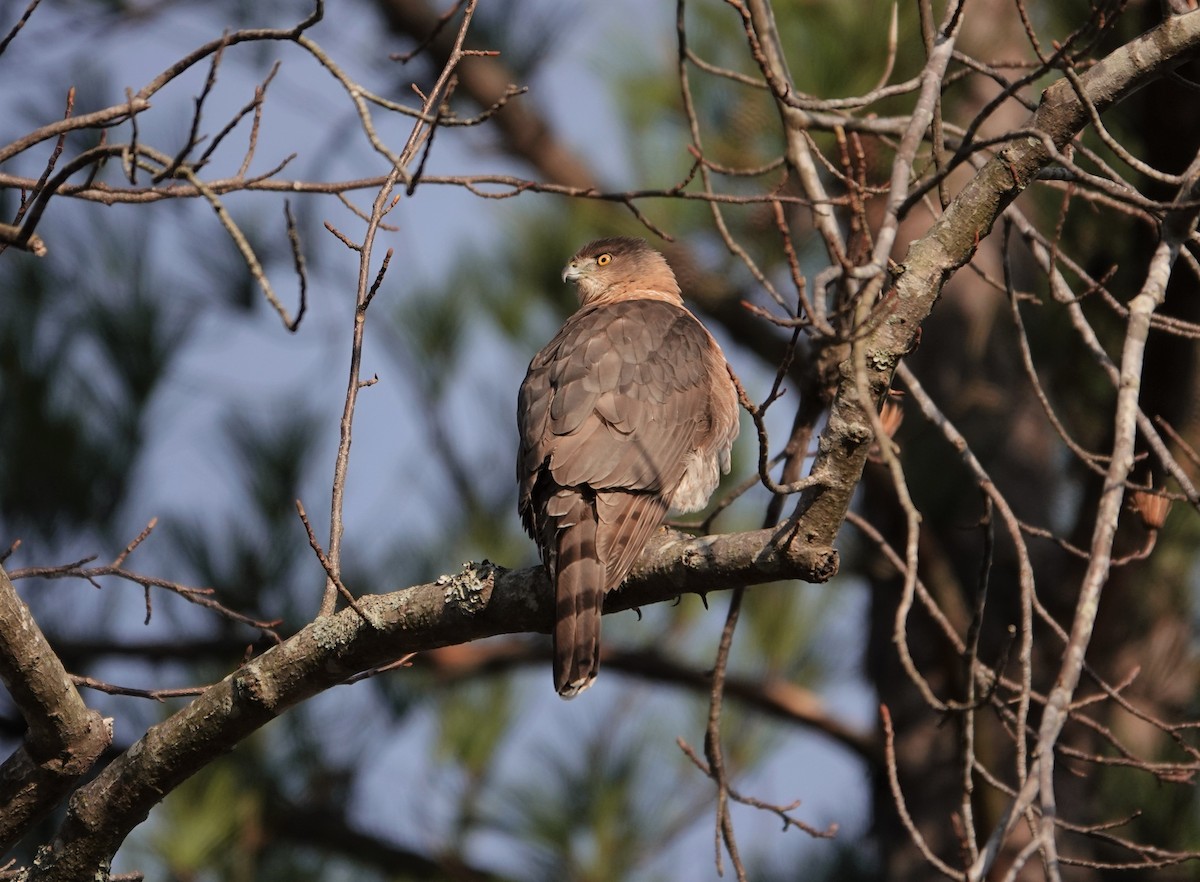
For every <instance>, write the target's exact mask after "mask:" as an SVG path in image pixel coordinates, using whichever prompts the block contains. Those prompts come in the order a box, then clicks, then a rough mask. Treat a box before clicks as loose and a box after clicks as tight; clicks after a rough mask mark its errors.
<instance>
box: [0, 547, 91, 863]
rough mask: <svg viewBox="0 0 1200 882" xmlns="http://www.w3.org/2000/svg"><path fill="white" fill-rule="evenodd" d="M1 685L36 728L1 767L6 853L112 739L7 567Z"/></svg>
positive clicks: (0, 622)
mask: <svg viewBox="0 0 1200 882" xmlns="http://www.w3.org/2000/svg"><path fill="white" fill-rule="evenodd" d="M0 681H2V682H3V683H4V686H5V688H6V689H7V690H8V693H9V695H11V696H12V699H13V702H14V703H15V704H16V705H17V708H18V709H19V710H20V711H21V715H22V716H23V717H24V718H25V723H26V725H27V726H28V727H29V729H28V731H27V732H26V734H25V741H24V743H23V744H22V745H21V746H20V747H19V748H18V749H17V750H16V752H15V753H13V755H12V756H10V757H9V758H8V759H7V760H6V761H5V763H4V765H3V766H0V854H2V853H3V852H5V851H7V850H8V849H9V848H10V847H11V846H12V845H13V844H14V843H15V842H16V841H17V840H18V839H20V838H21V835H22V834H23V833H24V832H25V831H26V830H27V829H28V828H29V825H30V824H32V823H33V822H34V821H36V820H38V819H39V818H40V817H42V816H43V815H44V814H46V813H47V812H49V811H50V810H51V809H52V808H54V807H55V806H56V805H58V803H59V802H61V801H62V799H63V797H65V796H66V795H67V793H69V792H70V790H71V788H72V787H74V786H75V784H76V782H77V781H78V780H79V778H80V777H81V776H82V775H84V774H85V773H87V771H88V770H89V769H91V767H92V765H93V764H94V763H95V762H96V759H97V758H98V757H99V756H100V754H101V753H103V752H104V749H105V748H106V747H108V745H109V742H110V741H111V740H112V731H111V729H110V728H109V726H108V725H107V724H106V723H105V721H104V720H103V719H102V718H101V717H100V714H99V713H97V712H96V711H94V710H91V709H89V708H88V706H87V705H86V704H84V703H83V699H82V698H81V697H80V696H79V692H78V691H77V690H76V689H75V686H74V684H73V683H72V682H71V677H70V675H69V674H68V673H67V672H66V669H64V668H63V666H62V662H60V661H59V660H58V657H57V656H56V655H55V654H54V651H53V650H52V649H51V648H50V644H49V643H47V642H46V638H45V636H44V635H43V634H42V631H41V629H40V628H38V626H37V623H36V622H35V621H34V620H33V615H32V614H31V613H30V612H29V607H28V606H26V605H25V603H24V602H23V601H22V600H21V598H20V597H18V596H17V591H16V589H15V588H14V587H13V583H12V582H11V581H10V580H9V578H8V574H7V573H6V572H4V570H3V569H0Z"/></svg>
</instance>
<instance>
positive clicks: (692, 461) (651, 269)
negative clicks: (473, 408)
mask: <svg viewBox="0 0 1200 882" xmlns="http://www.w3.org/2000/svg"><path fill="white" fill-rule="evenodd" d="M567 280H570V281H573V282H575V283H576V285H577V286H578V292H579V310H578V311H577V312H576V313H575V314H574V315H572V316H571V317H570V318H569V319H567V322H566V324H564V325H563V327H562V330H560V331H559V332H558V334H556V335H555V337H554V339H553V340H551V341H550V342H549V343H548V344H547V345H546V347H545V348H544V349H542V351H541V352H539V353H538V354H537V355H536V356H534V358H533V361H532V362H530V364H529V372H528V373H527V374H526V376H525V382H524V383H522V384H521V394H520V397H519V399H518V402H517V424H518V427H519V429H520V433H521V449H520V452H519V454H518V456H517V481H518V482H519V484H520V500H519V502H518V510H519V511H520V513H521V520H522V522H523V523H524V525H525V529H526V531H528V533H529V535H530V536H532V537H533V539H534V540H535V541H536V542H537V543H538V546H539V548H540V550H541V555H542V561H543V562H544V563H545V565H546V570H547V572H548V573H549V576H550V580H551V581H552V582H553V583H554V596H555V609H556V614H555V625H554V686H555V688H556V689H557V690H558V693H559V694H560V695H562V696H563V697H564V698H572V697H574V696H575V695H577V694H579V693H580V692H582V691H583V690H584V689H586V688H587V687H588V686H590V685H591V684H592V681H593V680H595V679H596V670H597V668H598V667H599V664H600V608H601V605H602V603H603V601H604V594H605V592H607V591H611V590H612V589H614V588H616V587H617V586H618V585H620V584H621V581H622V580H623V579H624V578H625V576H626V575H627V574H628V573H629V569H630V567H631V566H633V562H634V561H635V560H636V559H637V557H638V555H639V554H640V553H641V551H642V549H643V548H644V547H645V545H646V542H647V541H648V540H649V538H650V535H651V534H652V533H653V532H654V531H655V530H656V529H657V528H658V526H659V525H660V524H661V523H662V521H663V518H665V517H666V514H667V511H668V510H674V511H680V512H688V511H697V510H698V509H701V508H703V507H704V505H705V504H706V503H707V502H708V498H709V496H710V495H711V494H712V491H713V490H714V489H715V488H716V486H717V482H718V480H719V479H720V474H719V471H718V470H721V471H726V472H727V471H729V450H730V448H731V447H732V445H733V441H734V439H735V438H736V437H737V434H738V407H737V394H736V392H735V390H734V386H733V381H732V379H731V378H730V375H729V372H728V368H727V366H726V364H725V356H724V355H723V354H722V353H721V348H720V347H719V346H718V345H717V343H716V341H715V340H713V338H712V336H711V335H710V334H709V333H708V331H706V330H705V329H704V326H703V325H701V324H700V322H699V321H697V320H696V318H695V316H693V315H692V314H691V313H690V312H688V311H687V309H685V308H684V306H683V299H682V298H681V297H680V292H679V284H678V283H677V282H676V281H675V274H674V273H672V272H671V268H670V267H669V266H668V265H667V261H666V259H665V258H663V256H662V255H661V254H659V253H658V252H657V251H655V250H654V249H653V248H651V247H650V246H649V245H648V244H646V242H645V241H643V240H641V239H630V238H623V237H622V238H612V239H599V240H597V241H595V242H592V243H590V244H588V245H585V246H584V247H583V248H582V249H580V251H579V252H578V253H577V254H576V255H575V256H574V257H572V258H571V261H570V263H568V264H567V266H566V269H564V270H563V281H567Z"/></svg>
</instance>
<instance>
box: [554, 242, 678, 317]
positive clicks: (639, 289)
mask: <svg viewBox="0 0 1200 882" xmlns="http://www.w3.org/2000/svg"><path fill="white" fill-rule="evenodd" d="M562 278H563V281H564V282H574V283H575V285H576V287H577V289H578V291H579V305H580V306H591V305H592V304H594V303H606V302H611V301H614V300H623V299H631V298H639V297H643V298H656V299H660V300H668V301H670V302H672V303H679V304H682V302H683V301H682V299H681V298H680V296H679V283H678V282H677V281H675V274H674V273H673V272H671V267H670V266H669V265H668V264H667V260H666V258H665V257H663V256H662V255H661V254H659V253H658V252H657V251H655V250H654V249H653V248H651V247H650V245H649V244H648V243H647V242H646V240H645V239H634V238H632V237H628V236H615V237H612V238H609V239H597V240H596V241H594V242H589V243H588V244H587V245H584V246H583V247H582V248H580V249H579V250H578V251H577V252H575V256H574V257H572V258H571V260H570V261H569V262H568V263H567V265H566V266H565V267H564V268H563V274H562Z"/></svg>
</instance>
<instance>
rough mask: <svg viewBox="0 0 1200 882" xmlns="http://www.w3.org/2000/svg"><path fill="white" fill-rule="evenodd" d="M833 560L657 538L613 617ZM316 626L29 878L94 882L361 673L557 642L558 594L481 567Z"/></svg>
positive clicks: (721, 540) (144, 752)
mask: <svg viewBox="0 0 1200 882" xmlns="http://www.w3.org/2000/svg"><path fill="white" fill-rule="evenodd" d="M837 560H838V558H837V552H835V551H834V550H833V549H832V548H830V547H828V546H822V547H815V546H812V545H809V544H807V543H805V542H804V541H803V539H802V537H800V536H798V535H797V534H796V532H795V529H794V526H792V525H787V524H785V525H783V526H781V527H778V528H774V529H770V530H758V531H755V532H751V533H738V534H730V535H720V536H703V537H699V538H693V537H689V536H686V535H684V534H682V533H677V532H675V531H671V530H663V531H660V532H659V533H658V534H657V535H656V536H655V537H654V539H653V540H652V541H651V543H650V546H649V548H648V549H647V551H646V552H645V553H644V554H643V555H642V557H641V559H640V561H639V564H638V566H637V567H636V568H635V570H634V573H633V575H632V576H631V577H630V578H629V579H628V580H627V581H626V582H625V584H624V586H623V587H622V589H621V590H620V591H616V592H613V593H612V594H609V595H608V599H607V603H606V604H605V610H604V611H605V612H606V613H612V612H617V611H620V610H626V609H631V608H633V607H638V606H648V605H649V604H652V603H662V602H664V601H669V600H673V599H674V598H676V597H677V596H679V595H680V594H682V593H699V594H705V593H708V592H709V591H714V590H723V589H726V588H732V587H735V586H737V585H754V584H760V583H763V582H771V581H777V580H780V579H804V580H806V581H812V582H823V581H825V580H827V579H828V578H830V577H831V576H832V575H833V574H834V572H836V570H837ZM358 605H359V608H360V610H361V611H362V613H363V614H364V615H360V614H359V613H358V612H355V611H354V610H349V609H346V610H342V611H341V612H339V613H337V614H335V615H332V616H327V617H323V618H320V619H317V620H316V621H314V622H313V623H311V624H309V625H308V626H306V627H305V628H303V629H301V630H300V631H299V632H297V633H296V634H295V635H294V636H292V637H291V638H290V639H288V640H285V641H284V642H283V643H282V644H280V645H278V646H275V647H273V648H271V649H270V650H268V651H267V652H265V653H263V654H262V655H261V656H258V657H257V658H255V659H252V660H251V661H249V662H247V663H246V664H244V665H243V666H242V667H240V668H239V669H238V670H236V671H234V672H233V673H232V674H230V675H229V676H228V677H226V678H225V679H224V680H222V681H221V682H220V683H217V684H215V685H213V686H212V687H210V688H209V689H208V690H207V691H206V692H205V693H204V694H203V695H201V696H200V697H198V698H197V699H196V700H195V701H193V702H191V703H190V704H189V705H188V706H187V707H185V708H183V709H182V710H180V711H178V712H177V713H176V714H174V715H173V716H171V717H169V718H168V719H166V720H164V721H163V722H162V723H159V724H158V725H156V726H153V727H151V728H150V729H149V730H148V731H147V732H146V734H145V736H143V737H142V739H141V740H140V741H138V742H137V743H136V744H134V745H133V746H132V747H131V748H130V749H129V750H127V751H126V752H125V753H124V754H122V755H121V756H120V757H118V758H117V759H116V760H115V761H114V762H112V763H111V764H110V765H109V766H108V767H106V768H105V769H104V771H102V772H101V773H100V774H99V775H98V776H97V777H96V779H95V780H94V781H92V782H91V783H89V784H88V785H86V786H85V787H82V788H80V790H79V791H78V792H77V793H76V794H75V795H74V796H73V797H72V799H71V805H70V809H69V811H68V814H67V818H66V820H65V821H64V822H63V826H62V829H61V830H60V832H59V835H58V837H57V841H56V846H55V848H54V850H53V852H50V851H49V850H48V849H47V850H44V851H43V853H42V854H41V855H40V856H39V859H38V862H37V864H36V866H35V867H34V868H33V871H32V874H31V876H30V879H31V880H34V879H36V880H63V882H68V880H69V882H74V880H77V879H81V878H90V877H91V875H92V874H93V873H94V872H95V871H96V869H97V868H98V867H100V866H102V865H103V864H104V863H105V862H106V861H107V860H109V859H110V858H111V857H112V855H113V854H115V853H116V851H117V848H118V847H120V845H121V842H122V841H123V840H124V839H125V837H126V836H127V835H128V834H129V831H130V830H132V829H133V828H134V827H135V826H136V825H137V824H139V823H141V821H142V820H144V819H145V817H146V815H147V814H148V813H149V812H150V809H151V808H152V807H153V806H154V805H155V804H157V803H158V802H159V801H160V800H161V799H162V798H163V795H164V794H166V793H168V792H170V791H171V790H172V789H174V788H175V787H177V786H179V784H181V783H182V782H183V781H185V780H186V779H187V778H188V777H190V776H191V775H192V774H194V773H195V772H196V771H198V770H199V769H201V768H203V767H204V766H205V765H206V764H208V763H209V762H211V761H212V760H213V759H215V758H216V757H218V756H220V755H221V754H223V753H226V752H228V751H229V750H231V749H233V747H234V746H235V745H236V744H237V743H238V742H239V741H241V740H242V739H244V738H245V737H247V736H248V735H250V734H251V733H252V732H254V731H256V730H257V729H259V728H260V727H261V726H263V725H265V724H266V723H267V722H269V721H270V720H272V719H274V718H275V717H276V716H278V715H279V714H281V713H283V712H284V711H285V710H287V709H288V708H290V707H292V706H294V705H296V704H297V703H299V702H301V701H303V700H305V699H307V698H311V697H312V696H313V695H316V694H317V693H319V692H322V691H324V690H326V689H329V688H330V687H333V686H337V685H338V684H340V683H342V682H345V681H346V680H347V679H348V678H350V677H352V676H353V675H354V674H356V673H358V672H359V671H363V670H368V669H370V668H375V667H379V666H381V665H384V664H387V663H388V662H390V661H393V660H395V659H397V658H399V657H401V656H403V655H405V654H407V653H411V652H420V651H423V650H427V649H433V648H435V647H439V646H447V645H451V644H455V643H462V642H465V641H468V640H476V639H479V638H481V637H489V636H493V635H496V634H511V633H516V632H523V631H539V632H543V633H548V632H549V630H550V627H551V623H552V621H553V618H554V600H553V592H552V591H551V590H550V587H549V584H548V583H547V582H546V576H545V571H544V570H543V569H542V568H541V567H532V568H529V569H524V570H505V569H503V568H502V567H497V566H495V565H493V564H491V563H488V562H486V561H484V562H483V563H481V564H468V565H467V566H466V567H464V569H463V571H462V572H461V573H459V574H457V575H455V576H442V577H441V578H439V579H438V580H437V581H435V582H431V583H428V584H425V585H416V586H413V587H410V588H406V589H403V590H400V591H396V592H393V593H390V594H383V595H371V596H364V597H360V598H359V600H358Z"/></svg>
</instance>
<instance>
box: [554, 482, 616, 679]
mask: <svg viewBox="0 0 1200 882" xmlns="http://www.w3.org/2000/svg"><path fill="white" fill-rule="evenodd" d="M573 502H574V504H573V505H572V506H571V512H570V514H569V515H568V516H567V517H564V518H562V519H561V520H560V521H559V523H558V531H557V545H558V548H557V554H556V555H555V557H556V566H555V578H554V602H555V611H556V612H555V616H556V617H555V622H554V688H555V689H557V690H558V694H559V695H561V696H562V697H563V698H574V697H575V696H576V695H578V694H579V693H580V692H582V691H583V690H584V689H587V688H588V687H589V686H591V685H592V682H593V681H594V680H595V679H596V672H597V670H598V669H599V668H600V608H601V606H602V604H603V603H604V564H602V563H601V562H600V559H599V555H598V552H597V549H596V512H595V510H594V509H593V508H592V506H591V504H589V503H588V502H587V501H586V500H585V499H584V498H583V497H582V496H578V495H575V500H573Z"/></svg>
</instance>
